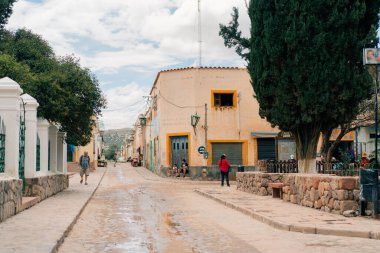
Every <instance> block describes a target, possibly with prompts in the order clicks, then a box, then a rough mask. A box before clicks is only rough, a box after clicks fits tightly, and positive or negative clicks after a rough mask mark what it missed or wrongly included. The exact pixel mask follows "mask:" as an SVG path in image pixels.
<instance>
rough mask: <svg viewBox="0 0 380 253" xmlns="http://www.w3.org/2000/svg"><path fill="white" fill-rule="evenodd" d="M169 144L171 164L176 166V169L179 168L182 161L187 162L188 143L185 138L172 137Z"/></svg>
mask: <svg viewBox="0 0 380 253" xmlns="http://www.w3.org/2000/svg"><path fill="white" fill-rule="evenodd" d="M170 143H171V157H172V160H171V162H172V164H171V166H173V165H174V164H177V166H178V167H180V166H181V161H182V159H186V161H187V162H188V161H189V143H188V138H187V136H173V137H171V138H170Z"/></svg>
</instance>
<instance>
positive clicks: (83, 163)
mask: <svg viewBox="0 0 380 253" xmlns="http://www.w3.org/2000/svg"><path fill="white" fill-rule="evenodd" d="M79 165H80V183H83V175H84V184H85V185H87V177H88V175H89V174H90V157H89V156H88V152H87V151H85V152H84V155H82V156H81V157H80V158H79Z"/></svg>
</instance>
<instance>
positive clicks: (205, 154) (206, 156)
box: [203, 103, 208, 159]
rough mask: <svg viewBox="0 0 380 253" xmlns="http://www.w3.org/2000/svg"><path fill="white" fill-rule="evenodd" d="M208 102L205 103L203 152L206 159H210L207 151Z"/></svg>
mask: <svg viewBox="0 0 380 253" xmlns="http://www.w3.org/2000/svg"><path fill="white" fill-rule="evenodd" d="M207 128H208V126H207V103H206V104H205V126H204V129H205V152H204V154H203V158H204V159H208V151H207Z"/></svg>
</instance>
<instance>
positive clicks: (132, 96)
mask: <svg viewBox="0 0 380 253" xmlns="http://www.w3.org/2000/svg"><path fill="white" fill-rule="evenodd" d="M148 92H149V89H148V88H147V87H144V86H141V85H139V84H137V83H130V84H127V85H124V86H120V87H116V88H112V89H109V90H107V91H105V96H106V99H107V109H106V110H104V111H103V116H102V117H101V120H102V121H103V123H104V125H105V128H106V129H112V128H124V127H131V126H132V125H133V124H134V123H135V121H136V116H137V115H138V114H139V113H142V112H144V110H145V106H146V102H145V99H144V98H143V96H144V95H146V94H147V93H148Z"/></svg>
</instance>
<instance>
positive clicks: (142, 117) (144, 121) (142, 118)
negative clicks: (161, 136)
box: [139, 114, 146, 126]
mask: <svg viewBox="0 0 380 253" xmlns="http://www.w3.org/2000/svg"><path fill="white" fill-rule="evenodd" d="M139 121H140V126H145V125H146V117H145V116H144V115H143V114H141V115H140V117H139Z"/></svg>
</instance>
